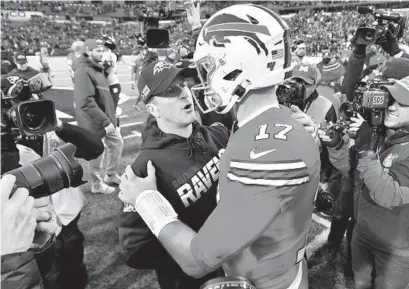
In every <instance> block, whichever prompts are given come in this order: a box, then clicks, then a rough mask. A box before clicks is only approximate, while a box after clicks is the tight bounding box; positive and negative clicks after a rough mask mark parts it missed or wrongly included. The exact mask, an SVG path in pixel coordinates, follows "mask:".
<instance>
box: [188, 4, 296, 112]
mask: <svg viewBox="0 0 409 289" xmlns="http://www.w3.org/2000/svg"><path fill="white" fill-rule="evenodd" d="M288 33H289V32H288V25H287V24H286V23H285V22H284V20H283V19H281V18H280V16H279V15H278V14H276V13H275V12H273V11H271V10H269V9H267V8H265V7H262V6H258V5H253V4H238V5H233V6H230V7H228V8H225V9H222V10H220V11H218V12H217V13H215V14H214V15H213V16H212V17H211V18H210V19H209V20H208V21H207V22H206V23H205V24H204V26H203V27H202V30H201V31H200V34H199V37H198V39H197V43H196V50H195V53H194V60H195V63H196V68H197V70H198V73H199V78H200V80H201V83H200V84H198V85H195V86H193V87H192V92H193V96H194V98H195V101H196V102H197V104H198V106H199V108H200V109H201V110H202V111H203V112H204V113H207V112H210V111H213V110H216V112H217V113H220V114H224V113H227V112H228V111H229V110H230V109H231V108H232V107H233V106H234V104H235V103H236V102H240V100H241V99H243V97H244V96H245V95H246V94H247V93H248V91H250V90H251V89H258V88H263V87H270V86H274V85H276V84H278V83H280V82H282V81H283V80H284V78H285V74H286V72H287V71H290V70H291V51H290V45H289V41H288V36H287V35H288ZM202 93H203V94H202ZM203 95H204V102H205V104H206V106H207V109H206V108H204V107H203V106H202V105H201V102H200V101H199V99H200V98H201V97H203ZM202 103H203V102H202Z"/></svg>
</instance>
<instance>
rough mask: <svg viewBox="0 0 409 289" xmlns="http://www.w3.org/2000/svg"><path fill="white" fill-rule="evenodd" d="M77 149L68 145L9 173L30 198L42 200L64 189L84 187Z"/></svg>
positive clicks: (17, 186) (16, 185)
mask: <svg viewBox="0 0 409 289" xmlns="http://www.w3.org/2000/svg"><path fill="white" fill-rule="evenodd" d="M76 149H77V148H76V147H75V146H74V145H73V144H71V143H67V144H65V145H63V146H61V147H59V148H56V149H55V151H54V152H53V153H51V154H50V155H48V156H47V157H44V158H41V159H39V160H37V161H34V162H32V163H30V164H28V165H25V166H24V167H21V168H18V169H15V170H12V171H9V172H7V174H10V175H14V176H15V177H16V184H15V187H16V188H21V187H23V188H26V189H28V191H29V192H30V196H32V197H34V198H41V197H45V196H49V195H52V194H54V193H56V192H58V191H60V190H62V189H64V188H70V187H78V186H79V185H82V184H83V182H82V176H83V173H84V172H83V169H82V167H81V165H80V164H79V163H78V162H77V161H76V160H75V158H74V153H75V151H76Z"/></svg>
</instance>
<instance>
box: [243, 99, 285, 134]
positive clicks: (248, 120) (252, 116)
mask: <svg viewBox="0 0 409 289" xmlns="http://www.w3.org/2000/svg"><path fill="white" fill-rule="evenodd" d="M271 108H280V107H278V106H277V105H274V104H272V105H268V106H265V107H263V108H261V109H259V110H257V111H256V112H255V113H253V114H251V115H249V116H248V117H246V118H245V119H243V120H242V121H240V122H238V123H237V126H238V127H239V128H240V127H242V126H243V125H245V124H246V123H248V122H250V121H251V120H252V119H254V118H256V117H257V116H259V115H261V114H262V113H264V112H265V111H267V110H269V109H271Z"/></svg>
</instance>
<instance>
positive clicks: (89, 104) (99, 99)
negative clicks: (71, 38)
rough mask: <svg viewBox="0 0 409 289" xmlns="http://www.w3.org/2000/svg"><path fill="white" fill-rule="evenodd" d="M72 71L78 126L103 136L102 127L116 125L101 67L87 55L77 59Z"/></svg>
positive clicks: (112, 102) (113, 109)
mask: <svg viewBox="0 0 409 289" xmlns="http://www.w3.org/2000/svg"><path fill="white" fill-rule="evenodd" d="M76 65H77V66H78V68H77V69H76V70H75V73H74V101H75V114H76V119H77V122H78V126H79V127H82V128H85V129H87V130H89V131H93V132H96V133H97V134H98V135H99V136H100V137H101V138H102V137H104V136H105V134H106V133H105V129H104V127H106V126H108V125H109V124H110V123H112V124H114V125H116V123H117V121H116V117H115V105H114V101H113V99H112V96H111V92H110V90H109V86H108V82H107V80H106V78H105V76H104V73H103V67H102V66H101V65H99V64H96V63H94V62H92V61H91V60H90V59H89V58H88V57H85V56H80V57H79V58H78V59H77V63H76Z"/></svg>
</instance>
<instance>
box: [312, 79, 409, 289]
mask: <svg viewBox="0 0 409 289" xmlns="http://www.w3.org/2000/svg"><path fill="white" fill-rule="evenodd" d="M385 88H386V89H387V90H388V91H389V92H390V94H391V96H392V99H393V101H392V104H390V106H389V107H388V109H387V112H386V118H385V121H384V125H385V126H386V127H387V128H388V129H389V130H388V132H387V137H386V141H385V142H384V144H383V145H382V146H381V147H380V148H379V152H378V153H376V152H374V151H373V150H371V148H370V147H369V143H370V136H371V133H372V129H371V127H370V126H369V124H368V123H367V122H366V121H364V119H363V118H362V117H361V116H360V115H358V117H357V118H352V119H351V120H352V121H353V123H352V124H351V129H350V130H351V131H355V132H358V138H357V139H356V140H355V151H356V152H357V157H358V165H357V167H356V170H355V187H354V211H355V212H354V216H355V220H356V225H355V228H354V233H353V238H352V268H353V271H354V279H355V288H357V289H366V288H372V283H375V288H391V289H394V288H396V289H397V288H406V286H407V285H408V284H409V275H408V274H407V272H408V270H409V243H408V232H409V226H408V222H407V220H408V217H409V172H408V166H409V76H408V77H406V78H404V79H401V80H400V81H397V82H396V83H395V84H394V85H391V86H386V87H385ZM320 136H321V137H324V138H326V137H327V136H323V135H321V134H320ZM348 148H349V147H348V146H347V145H344V146H342V147H341V148H338V149H337V150H331V151H330V153H331V157H332V158H334V159H335V160H336V161H337V162H336V166H337V167H338V168H339V170H340V171H343V172H344V173H348V171H349V170H350V169H351V167H350V159H349V153H348ZM373 271H375V275H373Z"/></svg>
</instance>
